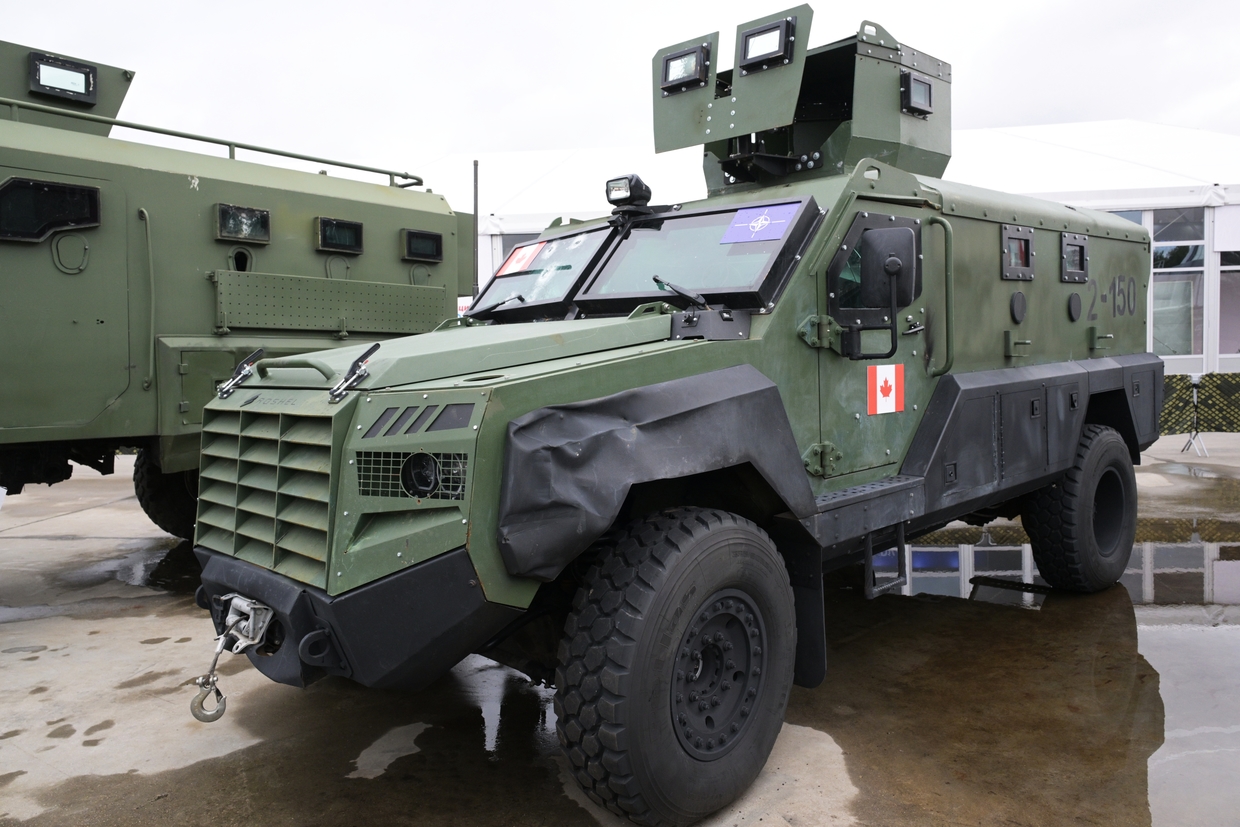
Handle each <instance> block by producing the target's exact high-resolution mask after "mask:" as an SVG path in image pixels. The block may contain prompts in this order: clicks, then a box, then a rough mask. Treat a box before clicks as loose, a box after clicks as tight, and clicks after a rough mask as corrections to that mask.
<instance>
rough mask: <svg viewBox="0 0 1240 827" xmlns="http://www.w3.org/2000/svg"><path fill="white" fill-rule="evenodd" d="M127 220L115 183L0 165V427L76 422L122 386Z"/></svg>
mask: <svg viewBox="0 0 1240 827" xmlns="http://www.w3.org/2000/svg"><path fill="white" fill-rule="evenodd" d="M126 219H127V210H126V205H125V193H124V190H123V189H122V188H121V187H120V186H118V185H116V184H113V183H110V182H107V181H100V180H96V179H88V178H78V177H74V176H69V175H60V174H52V173H48V172H42V171H34V170H23V169H15V168H12V167H0V400H3V403H2V404H0V428H6V429H7V428H23V429H24V428H47V427H75V426H82V425H85V424H86V423H89V422H90V421H91V420H93V419H94V418H95V417H97V416H98V415H99V414H100V413H101V412H102V411H103V410H104V409H105V408H107V407H108V406H109V405H111V404H112V403H113V402H114V401H116V399H117V398H118V397H120V395H121V394H123V393H124V392H125V390H126V388H127V387H128V386H129V384H130V381H131V374H132V369H131V367H130V362H131V361H132V360H131V359H130V358H129V308H128V302H129V294H128V272H127V242H126V228H125V225H126ZM57 436H61V435H57ZM32 438H37V437H34V436H33V435H32Z"/></svg>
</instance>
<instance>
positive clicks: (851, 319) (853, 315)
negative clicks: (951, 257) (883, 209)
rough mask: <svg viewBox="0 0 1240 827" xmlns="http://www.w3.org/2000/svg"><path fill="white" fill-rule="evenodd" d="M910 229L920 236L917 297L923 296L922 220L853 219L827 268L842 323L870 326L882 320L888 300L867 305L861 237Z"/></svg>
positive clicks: (861, 215)
mask: <svg viewBox="0 0 1240 827" xmlns="http://www.w3.org/2000/svg"><path fill="white" fill-rule="evenodd" d="M888 227H907V228H909V229H911V230H912V231H913V233H914V235H915V236H916V250H917V261H916V267H917V270H916V274H915V276H914V282H913V298H914V299H916V298H917V297H918V296H920V295H921V221H920V220H919V219H916V218H902V217H900V216H894V215H881V214H879V213H872V212H859V213H857V216H856V218H854V219H853V223H852V226H851V227H849V228H848V234H847V235H846V236H844V243H843V244H841V245H840V249H838V250H836V252H835V256H834V257H833V258H832V259H831V264H830V266H829V267H828V268H827V292H828V298H829V300H830V305H831V315H832V316H834V317H835V318H836V319H837V320H839V321H840V322H841V323H842V324H870V323H877V322H878V321H881V317H882V316H883V308H886V307H887V306H888V304H887V300H886V299H883V300H882V301H878V302H873V301H871V302H867V300H866V298H865V296H864V295H863V291H862V289H861V236H862V235H863V234H864V233H865V231H866V230H878V229H884V228H888Z"/></svg>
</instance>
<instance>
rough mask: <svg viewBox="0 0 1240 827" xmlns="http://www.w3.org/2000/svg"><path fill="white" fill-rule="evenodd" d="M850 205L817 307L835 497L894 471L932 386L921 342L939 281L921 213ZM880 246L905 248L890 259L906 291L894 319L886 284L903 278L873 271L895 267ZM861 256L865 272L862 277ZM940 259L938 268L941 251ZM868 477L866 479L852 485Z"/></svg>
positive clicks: (824, 424)
mask: <svg viewBox="0 0 1240 827" xmlns="http://www.w3.org/2000/svg"><path fill="white" fill-rule="evenodd" d="M856 205H857V209H856V211H855V214H854V215H853V216H852V219H851V224H850V225H849V229H848V230H847V232H846V233H845V235H844V237H843V242H842V243H841V245H840V246H839V248H838V249H836V250H835V251H834V253H833V254H832V257H831V260H830V263H829V264H828V266H827V270H826V274H825V279H824V281H823V289H824V290H825V295H824V296H823V297H822V300H821V302H820V307H821V308H824V309H826V311H827V314H826V316H822V317H820V318H822V319H823V320H824V323H822V324H821V325H820V330H821V331H822V338H823V347H822V348H821V351H820V358H819V366H820V367H819V370H820V375H819V387H820V389H821V405H820V410H821V430H822V439H823V444H822V446H821V450H822V456H823V458H824V462H823V476H824V477H826V478H827V483H828V485H827V487H828V489H832V490H833V489H836V488H841V487H846V486H848V485H853V484H857V483H858V482H863V481H867V480H869V479H872V478H875V477H883V476H888V475H889V474H892V473H895V471H896V469H898V468H899V463H900V462H901V461H902V460H903V457H904V453H905V451H906V450H907V448H908V445H909V443H910V442H911V441H912V438H913V434H914V432H915V430H916V428H917V425H918V423H919V422H920V421H921V417H922V414H923V413H924V412H925V409H926V403H927V402H928V401H929V398H930V392H931V391H932V390H933V387H934V379H933V377H931V375H930V372H931V369H932V368H933V363H932V361H931V356H932V354H929V353H927V344H928V342H929V341H931V339H930V338H929V335H928V328H933V326H934V322H935V318H934V312H933V307H931V306H929V305H928V303H927V299H928V298H930V297H929V296H928V295H926V293H927V286H928V285H929V284H930V283H931V282H933V283H936V284H938V283H941V275H940V276H939V277H938V278H933V277H932V276H933V275H935V271H934V268H933V266H932V265H931V264H930V262H931V260H932V256H931V255H929V254H927V253H928V251H927V249H926V248H927V241H928V240H929V238H930V237H931V236H932V235H933V234H932V233H929V232H927V229H926V227H925V226H924V224H925V221H924V218H925V215H926V214H924V213H923V212H922V211H920V210H917V209H915V208H907V207H902V206H898V205H889V204H877V203H875V204H873V205H872V206H873V207H875V209H868V208H867V205H866V202H864V201H861V200H858V201H857V202H856ZM892 230H895V233H891V231H892ZM884 233H886V235H883V234H884ZM877 238H886V239H892V238H895V239H896V240H897V241H899V243H904V242H908V243H909V248H908V250H906V251H904V252H900V253H899V255H898V256H896V258H897V259H900V265H901V269H902V272H903V276H902V278H904V279H905V280H906V284H905V286H904V288H903V289H899V290H897V295H896V297H895V299H896V301H895V313H894V316H893V313H892V306H891V305H892V297H891V291H890V285H891V283H892V282H893V281H897V280H899V278H901V277H900V276H893V275H891V274H890V273H887V272H885V271H883V272H881V273H875V272H873V266H874V262H875V260H874V256H875V255H878V256H879V257H880V260H879V261H878V265H879V266H880V269H881V265H883V264H887V269H891V268H892V266H893V264H888V263H887V262H888V259H889V258H890V257H891V253H892V251H893V250H894V249H895V248H890V247H884V246H883V245H882V244H879V245H875V244H874V243H872V242H873V241H874V240H875V239H877ZM884 243H887V242H884ZM933 246H934V247H936V248H937V247H938V246H939V245H937V244H935V245H933ZM910 250H911V252H909V251H910ZM867 255H869V256H870V265H871V272H869V273H863V269H864V265H865V261H864V260H863V259H865V257H866V256H867ZM938 257H939V260H940V261H941V258H942V256H941V253H939V254H938ZM909 258H911V259H912V260H911V261H909V260H908V259H909ZM907 268H912V271H911V272H908V269H907ZM940 268H941V265H940ZM867 278H868V279H869V283H867V282H866V279H867ZM889 279H890V280H889ZM938 304H939V303H938V302H934V305H935V306H937V305H938ZM928 311H929V315H927V312H928ZM864 471H871V473H870V474H867V475H866V476H865V478H864V479H862V478H860V477H858V478H855V479H854V478H850V475H854V474H858V473H859V472H864ZM836 477H839V478H842V479H839V480H836V479H835V478H836Z"/></svg>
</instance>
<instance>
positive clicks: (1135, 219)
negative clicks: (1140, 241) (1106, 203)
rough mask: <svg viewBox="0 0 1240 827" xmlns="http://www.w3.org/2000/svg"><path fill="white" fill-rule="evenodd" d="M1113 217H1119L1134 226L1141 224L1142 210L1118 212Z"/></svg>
mask: <svg viewBox="0 0 1240 827" xmlns="http://www.w3.org/2000/svg"><path fill="white" fill-rule="evenodd" d="M1111 215H1118V216H1119V217H1120V218H1124V219H1127V220H1128V221H1131V222H1132V223H1133V224H1140V223H1141V210H1116V211H1115V212H1113V213H1111Z"/></svg>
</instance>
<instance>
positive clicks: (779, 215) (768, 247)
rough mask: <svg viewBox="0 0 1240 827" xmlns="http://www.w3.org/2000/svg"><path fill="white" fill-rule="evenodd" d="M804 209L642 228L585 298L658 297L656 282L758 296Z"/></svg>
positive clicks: (662, 221) (756, 210)
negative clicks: (656, 295)
mask: <svg viewBox="0 0 1240 827" xmlns="http://www.w3.org/2000/svg"><path fill="white" fill-rule="evenodd" d="M800 207H801V204H800V203H799V202H797V203H791V204H774V205H770V206H765V207H745V208H742V209H737V210H728V211H725V212H715V213H706V214H701V213H699V214H696V215H686V216H683V217H663V216H660V217H658V218H653V219H649V220H644V221H641V222H638V223H636V224H634V225H633V227H632V229H631V230H630V231H629V233H628V235H627V236H626V237H625V238H624V240H623V241H621V243H620V244H619V246H618V247H617V249H616V252H615V254H614V255H612V257H611V258H610V260H608V262H607V264H606V266H604V268H603V270H602V272H601V273H600V274H599V276H598V278H596V279H595V280H594V282H593V283H592V284H591V285H590V287H589V288H588V289H587V290H586V291H585V293H584V294H583V295H585V296H593V297H600V298H601V297H606V296H623V295H629V294H635V293H636V294H650V293H657V292H658V289H657V287H656V285H655V283H654V282H653V281H652V280H651V277H652V276H659V277H660V278H662V279H664V280H666V281H669V282H672V283H673V284H675V285H676V286H678V287H682V288H685V289H687V290H693V291H696V292H702V293H725V292H726V293H734V292H739V291H752V290H756V289H757V288H758V286H759V285H760V284H761V283H762V280H763V279H764V278H765V277H766V274H767V271H768V270H769V269H770V267H771V264H772V263H773V262H774V260H775V257H776V256H777V255H778V254H779V251H780V248H782V247H783V245H784V241H785V236H786V235H787V234H788V233H789V231H790V230H791V229H792V227H793V224H794V221H795V218H796V214H797V211H798V210H799V209H800Z"/></svg>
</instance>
